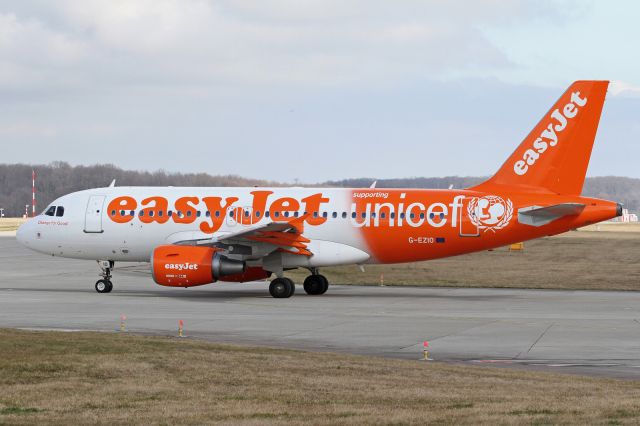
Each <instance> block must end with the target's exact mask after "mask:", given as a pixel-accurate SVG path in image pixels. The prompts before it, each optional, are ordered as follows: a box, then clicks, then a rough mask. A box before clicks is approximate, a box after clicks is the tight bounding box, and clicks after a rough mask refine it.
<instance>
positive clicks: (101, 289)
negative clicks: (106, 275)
mask: <svg viewBox="0 0 640 426" xmlns="http://www.w3.org/2000/svg"><path fill="white" fill-rule="evenodd" d="M111 290H113V284H112V283H111V281H109V280H98V281H96V291H97V292H98V293H109V292H110V291H111Z"/></svg>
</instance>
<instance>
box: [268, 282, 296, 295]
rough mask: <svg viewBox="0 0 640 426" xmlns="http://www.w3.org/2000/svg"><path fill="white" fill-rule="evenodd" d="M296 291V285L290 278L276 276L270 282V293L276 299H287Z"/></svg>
mask: <svg viewBox="0 0 640 426" xmlns="http://www.w3.org/2000/svg"><path fill="white" fill-rule="evenodd" d="M294 292H295V285H294V284H293V281H292V280H290V279H289V278H276V279H274V280H273V281H271V284H269V293H270V294H271V296H272V297H274V298H276V299H286V298H288V297H291V296H292V295H293V293H294Z"/></svg>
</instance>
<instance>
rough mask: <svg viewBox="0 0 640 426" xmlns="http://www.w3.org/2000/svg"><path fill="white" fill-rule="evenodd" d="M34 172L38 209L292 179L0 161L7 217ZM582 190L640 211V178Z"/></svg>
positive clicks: (1, 203)
mask: <svg viewBox="0 0 640 426" xmlns="http://www.w3.org/2000/svg"><path fill="white" fill-rule="evenodd" d="M32 170H35V171H36V175H37V177H36V191H37V203H38V204H37V211H38V212H40V211H41V210H42V209H44V208H45V207H46V206H47V205H48V204H49V203H50V202H51V201H53V200H54V199H56V198H57V197H59V196H61V195H64V194H68V193H70V192H73V191H79V190H82V189H88V188H98V187H104V186H108V185H109V184H110V183H111V181H112V180H114V179H115V180H116V185H117V186H169V185H173V186H284V185H289V184H291V183H289V182H271V181H266V180H258V179H247V178H243V177H241V176H235V175H210V174H207V173H167V172H165V171H162V170H158V171H155V172H146V171H136V170H123V169H121V168H118V167H116V166H114V165H112V164H98V165H93V166H71V165H69V164H67V163H64V162H55V163H51V164H47V165H40V164H39V165H29V164H0V208H3V209H4V214H5V216H7V217H16V216H21V215H22V214H24V211H25V205H29V208H31V207H30V206H31V171H32ZM483 179H485V178H483V177H459V176H448V177H411V178H403V179H375V178H358V179H344V180H337V181H328V182H321V183H308V184H307V185H300V184H296V185H297V186H315V187H317V186H322V187H352V188H366V187H369V186H370V185H371V184H372V183H373V181H377V185H376V186H377V187H378V188H434V189H446V188H448V187H449V186H453V187H454V188H466V187H469V186H472V185H474V184H477V183H479V182H481V181H482V180H483ZM583 194H584V195H587V196H591V197H597V198H604V199H608V200H614V201H618V202H621V203H623V204H624V205H625V207H627V208H629V209H630V210H631V211H632V212H638V211H639V210H640V179H632V178H626V177H616V176H605V177H592V178H587V180H586V182H585V187H584V191H583Z"/></svg>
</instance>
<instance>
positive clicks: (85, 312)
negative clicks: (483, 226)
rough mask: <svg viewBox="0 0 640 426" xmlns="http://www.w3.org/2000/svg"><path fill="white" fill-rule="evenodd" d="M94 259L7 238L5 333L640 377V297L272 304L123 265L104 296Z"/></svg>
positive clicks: (419, 295) (247, 290)
mask: <svg viewBox="0 0 640 426" xmlns="http://www.w3.org/2000/svg"><path fill="white" fill-rule="evenodd" d="M97 274H98V266H97V265H96V264H95V263H93V262H88V261H77V260H70V259H60V258H55V257H47V256H44V255H40V254H37V253H34V252H31V251H29V250H27V249H24V248H22V247H21V246H20V245H19V244H18V243H17V242H16V240H15V237H13V236H10V235H5V236H0V327H3V328H12V327H14V328H28V329H56V330H97V331H117V330H118V329H119V328H120V318H121V316H122V315H125V316H126V321H125V327H126V330H127V331H128V332H137V333H144V334H154V335H171V336H176V335H177V334H178V321H179V320H183V321H184V334H185V335H186V336H188V337H191V338H200V339H206V340H211V341H215V342H226V343H240V344H251V345H262V346H270V347H285V348H295V349H303V350H313V351H330V352H341V353H351V354H361V355H374V356H382V357H393V358H403V359H410V360H418V359H421V358H422V356H423V353H422V350H423V342H424V341H428V342H429V355H430V357H431V358H433V359H434V360H435V362H441V361H445V362H455V363H464V364H472V365H491V366H499V367H516V368H526V369H534V370H544V371H551V372H562V373H578V374H586V375H594V376H606V377H615V378H624V379H632V380H640V292H614V291H611V292H609V291H560V290H555V291H554V290H520V289H488V288H473V289H468V288H436V287H374V286H372V287H361V286H348V285H336V284H337V283H336V284H332V286H331V287H330V288H329V291H328V292H327V293H326V294H325V295H323V296H308V295H307V294H306V293H305V292H304V290H303V289H302V286H301V285H298V286H297V290H296V294H295V295H294V296H293V297H291V298H290V299H273V298H272V297H271V296H270V295H269V292H268V288H267V287H268V283H267V282H264V281H263V282H255V283H244V284H240V283H216V284H212V285H206V286H202V287H194V288H188V289H174V288H165V287H161V286H158V285H156V284H155V283H154V282H153V281H152V279H151V276H150V274H149V272H148V265H146V264H134V265H127V264H121V265H116V269H115V271H114V278H113V282H114V290H113V292H112V293H109V294H98V293H96V291H95V290H94V283H95V281H96V280H97V279H98V276H97Z"/></svg>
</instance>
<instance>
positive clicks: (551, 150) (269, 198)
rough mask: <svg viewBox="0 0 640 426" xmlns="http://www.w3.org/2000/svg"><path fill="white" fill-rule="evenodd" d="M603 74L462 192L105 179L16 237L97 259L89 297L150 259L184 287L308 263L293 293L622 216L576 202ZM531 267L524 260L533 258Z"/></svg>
mask: <svg viewBox="0 0 640 426" xmlns="http://www.w3.org/2000/svg"><path fill="white" fill-rule="evenodd" d="M607 86H608V82H606V81H578V82H575V83H574V84H573V85H571V87H569V89H568V90H567V91H566V92H565V93H564V95H563V96H562V97H560V99H559V100H558V101H557V102H556V104H555V105H554V106H553V107H552V108H551V110H550V111H549V112H548V113H547V114H545V116H544V117H543V118H542V120H541V121H540V122H539V123H538V125H537V126H536V127H535V128H534V129H533V131H532V132H531V133H530V134H529V135H528V136H527V137H526V138H525V139H524V141H523V142H522V143H521V144H520V146H519V147H518V148H517V149H516V151H515V152H514V153H513V154H512V155H511V157H509V158H508V159H507V161H506V162H505V163H504V165H503V166H502V167H501V168H500V170H499V171H498V172H497V173H496V175H495V176H493V177H492V178H490V179H489V180H488V181H486V182H484V183H482V184H480V185H478V186H475V187H473V188H469V189H449V190H415V189H376V188H367V189H317V188H308V189H304V188H179V187H115V186H114V185H112V186H109V187H107V188H97V189H89V190H86V191H80V192H75V193H72V194H69V195H65V196H63V197H60V198H58V199H57V200H55V201H54V202H53V203H52V204H51V205H50V206H48V207H47V208H46V209H45V211H44V212H43V213H42V214H40V215H38V216H37V217H35V218H33V219H31V220H29V221H28V222H27V223H25V224H23V225H22V226H21V227H20V228H19V230H18V232H17V239H18V241H19V242H20V243H21V244H23V245H24V246H26V247H28V248H30V249H33V250H35V251H38V252H41V253H45V254H48V255H52V256H60V257H68V258H76V259H91V260H98V263H99V265H100V267H101V268H102V273H101V276H102V279H100V280H98V281H97V282H96V284H95V289H96V291H98V292H99V293H108V292H110V291H111V290H112V288H113V285H112V282H111V278H112V275H111V272H112V269H113V266H114V262H116V261H118V262H150V263H151V271H152V274H153V279H154V281H155V282H156V283H158V284H161V285H165V286H175V287H191V286H198V285H203V284H208V283H212V282H215V281H218V280H221V281H234V282H244V281H253V280H258V279H266V278H268V277H269V276H271V275H272V274H275V275H276V278H275V279H273V280H272V281H271V283H270V285H269V291H270V293H271V295H272V296H273V297H276V298H283V297H290V296H291V295H292V294H293V293H294V291H295V285H294V283H293V282H292V280H290V279H289V278H286V277H285V272H286V271H287V270H290V269H294V268H307V269H308V270H309V271H310V275H309V276H308V277H307V278H306V279H305V281H304V290H305V291H306V292H307V293H308V294H311V295H317V294H323V293H325V292H326V291H327V288H328V285H329V283H328V281H327V279H326V278H325V277H324V276H322V275H320V274H319V268H322V267H326V266H334V265H348V264H357V265H363V264H367V263H397V262H413V261H419V260H428V259H436V258H442V257H447V256H454V255H458V254H462V253H469V252H473V251H480V250H487V249H490V248H494V247H500V246H504V245H507V244H510V243H514V242H519V241H525V240H528V239H532V238H538V237H541V236H547V235H555V234H559V233H562V232H566V231H568V230H571V229H575V228H579V227H581V226H585V225H588V224H592V223H596V222H599V221H603V220H607V219H610V218H613V217H616V216H619V215H620V214H621V210H622V207H621V205H619V204H616V203H614V202H611V201H605V200H598V199H594V198H586V197H581V196H580V193H581V191H582V185H583V183H584V178H585V174H586V170H587V166H588V163H589V157H590V155H591V149H592V146H593V142H594V139H595V134H596V130H597V127H598V122H599V119H600V114H601V111H602V107H603V104H604V99H605V95H606V91H607ZM532 266H533V267H535V265H532Z"/></svg>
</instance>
